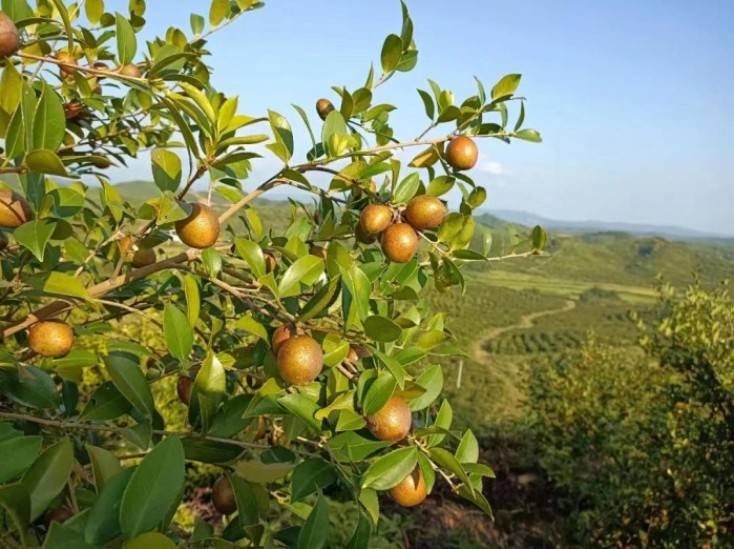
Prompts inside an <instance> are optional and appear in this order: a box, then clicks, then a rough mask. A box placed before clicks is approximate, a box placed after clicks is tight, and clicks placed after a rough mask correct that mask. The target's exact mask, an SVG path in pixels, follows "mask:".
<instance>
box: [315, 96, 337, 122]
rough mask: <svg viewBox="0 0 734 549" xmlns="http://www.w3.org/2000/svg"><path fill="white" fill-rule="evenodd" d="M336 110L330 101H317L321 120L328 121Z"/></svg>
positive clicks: (317, 109)
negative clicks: (331, 113)
mask: <svg viewBox="0 0 734 549" xmlns="http://www.w3.org/2000/svg"><path fill="white" fill-rule="evenodd" d="M333 110H334V104H333V103H332V102H331V101H329V100H328V99H319V100H318V101H316V112H317V113H319V118H321V120H326V117H327V116H329V113H330V112H331V111H333Z"/></svg>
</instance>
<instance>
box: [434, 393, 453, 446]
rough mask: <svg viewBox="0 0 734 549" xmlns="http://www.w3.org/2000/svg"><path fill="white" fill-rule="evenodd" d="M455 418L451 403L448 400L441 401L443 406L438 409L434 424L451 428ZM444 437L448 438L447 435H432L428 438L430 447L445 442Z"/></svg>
mask: <svg viewBox="0 0 734 549" xmlns="http://www.w3.org/2000/svg"><path fill="white" fill-rule="evenodd" d="M453 420H454V411H453V409H452V408H451V404H449V401H448V400H444V401H443V402H442V403H441V407H440V408H439V409H438V414H437V415H436V421H434V422H433V425H434V426H435V427H440V428H441V429H450V428H451V423H452V422H453ZM444 438H446V435H430V436H429V437H428V440H427V443H428V446H429V448H430V447H433V446H438V445H439V444H441V443H442V442H443V440H444Z"/></svg>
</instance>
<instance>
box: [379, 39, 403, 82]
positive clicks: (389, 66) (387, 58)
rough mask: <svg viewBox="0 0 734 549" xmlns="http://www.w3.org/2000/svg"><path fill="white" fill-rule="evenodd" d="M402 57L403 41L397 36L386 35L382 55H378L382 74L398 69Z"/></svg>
mask: <svg viewBox="0 0 734 549" xmlns="http://www.w3.org/2000/svg"><path fill="white" fill-rule="evenodd" d="M402 55H403V41H402V40H401V39H400V37H399V36H398V35H397V34H390V35H388V37H387V38H385V42H384V43H383V45H382V53H381V54H380V61H381V63H382V72H384V73H385V74H388V73H391V72H393V71H394V70H395V69H396V68H397V67H398V64H399V63H400V58H401V57H402Z"/></svg>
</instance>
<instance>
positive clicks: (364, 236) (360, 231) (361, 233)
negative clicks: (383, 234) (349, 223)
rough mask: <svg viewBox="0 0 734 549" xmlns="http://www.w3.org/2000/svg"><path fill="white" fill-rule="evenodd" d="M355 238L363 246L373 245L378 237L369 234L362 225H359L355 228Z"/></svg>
mask: <svg viewBox="0 0 734 549" xmlns="http://www.w3.org/2000/svg"><path fill="white" fill-rule="evenodd" d="M354 238H356V239H357V242H361V243H362V244H372V243H373V242H375V240H377V235H374V234H370V233H368V232H367V231H366V229H365V228H364V227H363V226H362V224H361V223H357V225H356V226H355V227H354Z"/></svg>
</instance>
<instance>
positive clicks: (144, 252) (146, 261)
mask: <svg viewBox="0 0 734 549" xmlns="http://www.w3.org/2000/svg"><path fill="white" fill-rule="evenodd" d="M156 259H157V258H156V255H155V250H154V249H153V248H140V249H139V250H138V251H136V252H135V253H134V254H133V259H132V261H131V263H132V265H133V267H135V268H136V269H139V268H140V267H147V266H148V265H152V264H153V263H155V262H156Z"/></svg>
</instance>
